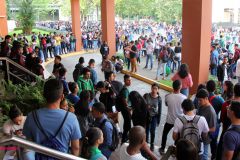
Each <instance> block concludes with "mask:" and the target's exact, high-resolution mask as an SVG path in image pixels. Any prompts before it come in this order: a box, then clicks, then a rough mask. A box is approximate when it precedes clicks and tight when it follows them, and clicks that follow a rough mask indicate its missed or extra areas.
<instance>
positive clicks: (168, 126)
mask: <svg viewBox="0 0 240 160" xmlns="http://www.w3.org/2000/svg"><path fill="white" fill-rule="evenodd" d="M172 128H173V124H169V123H165V124H164V128H163V135H162V144H161V149H165V147H166V143H167V135H168V133H169V131H170V130H171V129H172Z"/></svg>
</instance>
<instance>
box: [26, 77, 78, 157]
mask: <svg viewBox="0 0 240 160" xmlns="http://www.w3.org/2000/svg"><path fill="white" fill-rule="evenodd" d="M43 96H44V98H45V99H46V102H47V104H46V107H45V108H41V109H38V110H35V111H32V112H30V113H29V114H28V116H27V119H26V121H25V124H24V126H23V135H25V136H26V138H27V139H29V140H31V141H34V142H35V143H37V144H41V145H43V146H44V145H46V144H51V143H57V144H58V147H55V148H52V149H57V150H59V151H61V152H64V153H68V151H69V149H70V148H69V142H70V144H71V153H72V154H73V155H75V156H79V152H80V142H79V139H80V138H81V137H82V136H81V131H80V128H79V124H78V120H77V117H76V116H75V115H74V114H73V113H70V112H67V111H65V110H62V109H60V108H59V106H60V102H61V100H62V99H63V97H64V95H63V85H62V82H61V81H60V80H57V79H50V80H48V81H47V82H45V84H44V89H43ZM46 122H47V123H46ZM51 137H55V138H51ZM53 139H54V140H53ZM53 141H54V142H53ZM52 146H55V145H53V144H52ZM35 156H39V158H41V157H42V156H43V155H41V154H36V155H35Z"/></svg>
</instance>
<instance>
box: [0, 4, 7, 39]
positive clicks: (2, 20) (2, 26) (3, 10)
mask: <svg viewBox="0 0 240 160" xmlns="http://www.w3.org/2000/svg"><path fill="white" fill-rule="evenodd" d="M7 34H8V26H7V7H6V1H5V0H0V36H2V37H4V36H6V35H7Z"/></svg>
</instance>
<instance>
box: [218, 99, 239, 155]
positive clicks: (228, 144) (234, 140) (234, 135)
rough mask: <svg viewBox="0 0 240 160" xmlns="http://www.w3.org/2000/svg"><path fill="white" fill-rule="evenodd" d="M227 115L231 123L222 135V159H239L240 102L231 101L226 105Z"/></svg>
mask: <svg viewBox="0 0 240 160" xmlns="http://www.w3.org/2000/svg"><path fill="white" fill-rule="evenodd" d="M227 112H228V117H229V118H230V119H231V122H232V125H231V126H230V128H229V129H228V130H227V131H226V133H225V134H224V137H223V149H224V150H223V157H222V159H224V160H239V159H240V102H239V101H232V103H231V105H230V106H229V107H228V111H227Z"/></svg>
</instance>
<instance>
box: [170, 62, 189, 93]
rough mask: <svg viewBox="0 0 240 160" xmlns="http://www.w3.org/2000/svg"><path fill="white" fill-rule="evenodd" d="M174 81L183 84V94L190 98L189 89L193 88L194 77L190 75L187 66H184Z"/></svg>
mask: <svg viewBox="0 0 240 160" xmlns="http://www.w3.org/2000/svg"><path fill="white" fill-rule="evenodd" d="M171 79H172V81H175V80H180V81H181V84H182V89H181V93H182V94H184V95H185V96H187V97H188V95H189V88H190V87H192V86H193V81H192V75H191V74H190V73H189V68H188V65H187V64H182V65H181V66H180V68H179V70H178V72H177V73H176V74H175V75H174V76H173V77H172V78H171Z"/></svg>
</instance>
